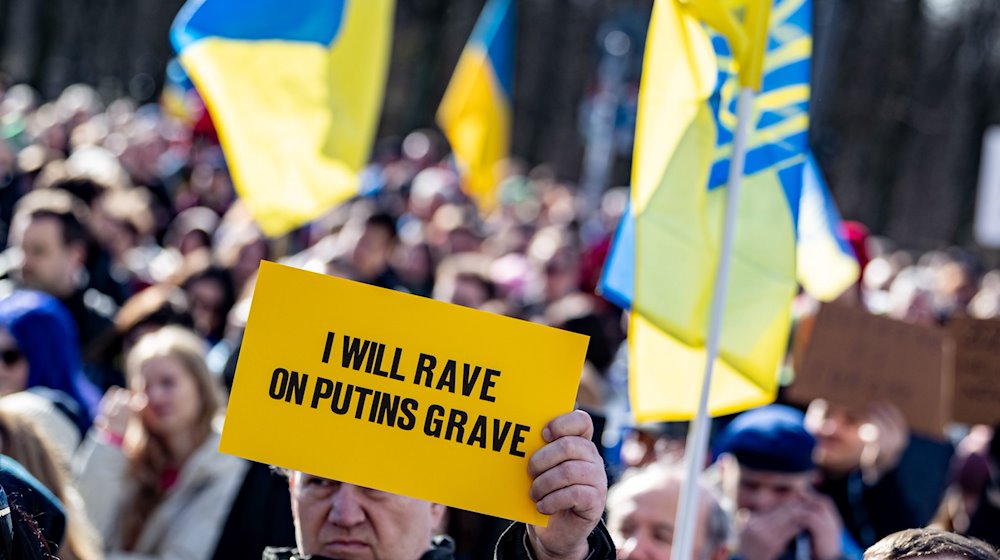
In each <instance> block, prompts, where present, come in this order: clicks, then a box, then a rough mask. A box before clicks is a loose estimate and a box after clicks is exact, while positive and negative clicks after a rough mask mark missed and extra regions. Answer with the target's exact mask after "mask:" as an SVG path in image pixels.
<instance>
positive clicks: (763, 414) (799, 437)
mask: <svg viewBox="0 0 1000 560" xmlns="http://www.w3.org/2000/svg"><path fill="white" fill-rule="evenodd" d="M804 419H805V418H804V415H803V414H802V412H801V411H799V410H796V409H794V408H791V407H788V406H784V405H780V404H774V405H769V406H764V407H761V408H755V409H753V410H748V411H747V412H744V413H743V414H740V415H739V416H737V417H736V418H735V419H733V421H732V422H730V423H729V425H728V426H726V429H725V430H724V431H723V432H722V434H721V435H720V437H719V440H718V441H717V442H716V445H715V449H714V453H713V455H714V456H715V458H718V456H719V455H722V454H723V453H729V454H731V455H733V456H734V457H736V460H737V461H738V462H739V463H740V465H742V466H745V467H747V468H750V469H755V470H761V471H771V472H786V473H798V472H805V471H809V470H812V469H814V468H815V467H816V465H815V464H814V463H813V458H812V455H813V448H814V447H815V446H816V438H814V437H813V436H812V434H810V433H809V432H807V431H806V428H805V425H804Z"/></svg>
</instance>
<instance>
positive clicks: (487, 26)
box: [437, 0, 515, 210]
mask: <svg viewBox="0 0 1000 560" xmlns="http://www.w3.org/2000/svg"><path fill="white" fill-rule="evenodd" d="M514 22H515V19H514V7H513V2H512V0H489V2H487V4H486V7H485V8H483V13H482V14H481V15H480V16H479V21H478V22H477V23H476V27H475V29H474V30H473V31H472V37H470V38H469V42H468V44H467V45H466V46H465V50H463V51H462V55H461V57H460V58H459V59H458V66H457V67H456V68H455V73H454V74H453V75H452V78H451V82H450V83H449V84H448V89H447V90H446V91H445V94H444V99H442V100H441V106H440V107H439V108H438V113H437V121H438V124H439V125H440V126H441V129H442V130H443V131H444V134H445V136H446V137H447V138H448V141H449V142H450V143H451V149H452V152H453V153H454V154H455V159H456V160H457V163H458V165H459V169H460V171H461V172H462V175H463V176H464V177H465V184H466V190H467V191H468V192H469V194H471V195H472V196H473V197H475V198H476V200H477V201H478V202H479V205H480V207H482V208H483V209H486V210H488V209H490V208H492V207H493V206H494V204H496V196H497V195H496V189H497V185H498V184H499V183H500V181H501V180H502V179H503V170H502V169H501V164H502V162H503V161H504V160H505V159H507V157H508V156H509V154H510V135H511V121H512V120H513V117H512V115H513V110H514V103H513V89H512V83H513V81H514Z"/></svg>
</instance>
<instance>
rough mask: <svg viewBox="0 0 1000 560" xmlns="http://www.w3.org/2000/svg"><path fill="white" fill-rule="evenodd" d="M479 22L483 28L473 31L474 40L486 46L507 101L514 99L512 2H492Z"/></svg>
mask: <svg viewBox="0 0 1000 560" xmlns="http://www.w3.org/2000/svg"><path fill="white" fill-rule="evenodd" d="M487 10H489V13H488V14H487V13H484V14H483V16H482V17H480V18H479V21H480V22H482V23H481V24H480V25H481V26H482V27H481V28H479V29H476V30H475V31H473V34H472V40H474V41H477V40H478V41H481V42H482V43H483V44H485V45H486V52H487V54H488V55H489V58H490V62H492V63H493V72H494V73H495V74H496V77H497V80H499V81H500V87H501V88H503V91H504V93H505V94H507V99H508V100H510V99H513V97H514V23H515V22H514V10H513V7H512V6H511V0H492V1H491V2H490V4H489V5H488V6H487V7H486V8H484V12H486V11H487Z"/></svg>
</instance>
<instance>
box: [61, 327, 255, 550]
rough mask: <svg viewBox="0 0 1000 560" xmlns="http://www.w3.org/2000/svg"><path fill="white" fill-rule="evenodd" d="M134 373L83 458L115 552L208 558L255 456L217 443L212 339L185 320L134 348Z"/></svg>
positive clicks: (107, 399)
mask: <svg viewBox="0 0 1000 560" xmlns="http://www.w3.org/2000/svg"><path fill="white" fill-rule="evenodd" d="M126 377H127V384H128V389H127V390H125V389H112V390H110V391H108V393H107V394H106V395H105V396H104V398H103V399H102V401H101V406H100V412H99V413H98V416H97V418H96V419H95V421H94V426H95V429H94V430H91V432H90V433H89V434H88V436H87V441H86V442H85V443H84V444H83V446H82V447H81V450H80V452H79V453H78V455H77V457H76V471H77V473H78V479H79V485H80V488H81V493H82V494H83V496H84V503H85V504H86V506H87V511H88V513H89V515H90V519H91V520H92V521H93V522H94V524H95V525H96V526H97V528H98V530H99V531H100V533H101V535H102V536H103V537H104V541H105V546H106V548H107V553H108V556H107V558H108V559H109V560H112V559H128V558H167V557H170V558H190V559H207V558H209V557H210V556H211V554H212V552H213V550H214V549H215V545H216V542H217V541H218V538H219V534H220V533H221V531H222V527H223V524H224V523H225V521H226V517H227V516H228V514H229V510H230V507H231V505H232V502H233V500H234V498H235V496H236V493H237V491H238V490H239V487H240V483H241V482H242V481H243V476H244V474H245V472H246V469H247V465H248V463H246V462H245V461H243V460H241V459H237V458H235V457H231V456H228V455H222V454H220V453H219V452H218V451H217V449H218V447H219V433H218V431H217V430H216V428H215V426H214V422H213V421H214V419H215V417H216V414H217V412H218V411H219V407H220V396H219V388H218V387H217V383H216V380H215V378H213V377H212V375H211V373H209V371H208V368H207V367H206V365H205V352H204V342H203V341H202V340H201V339H200V337H198V335H196V334H194V333H193V332H191V331H189V330H187V329H183V328H180V327H173V326H170V327H164V328H162V329H160V330H157V331H154V332H152V333H149V334H147V335H145V336H143V337H142V338H141V339H140V340H139V341H138V342H137V343H136V345H135V347H134V348H132V350H131V352H129V355H128V357H127V358H126Z"/></svg>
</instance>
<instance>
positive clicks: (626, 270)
mask: <svg viewBox="0 0 1000 560" xmlns="http://www.w3.org/2000/svg"><path fill="white" fill-rule="evenodd" d="M598 288H599V292H600V294H601V296H602V297H604V299H606V300H608V301H610V302H611V303H613V304H615V305H617V306H618V307H620V308H622V309H624V310H626V311H628V310H629V309H631V308H632V299H633V297H634V296H635V214H633V213H632V206H631V205H629V207H628V208H627V209H626V210H625V214H624V215H623V216H622V219H621V222H619V223H618V231H617V232H615V238H614V241H612V243H611V249H610V250H609V252H608V258H607V261H606V264H605V265H604V270H603V271H602V272H601V281H600V282H599V283H598Z"/></svg>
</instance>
